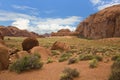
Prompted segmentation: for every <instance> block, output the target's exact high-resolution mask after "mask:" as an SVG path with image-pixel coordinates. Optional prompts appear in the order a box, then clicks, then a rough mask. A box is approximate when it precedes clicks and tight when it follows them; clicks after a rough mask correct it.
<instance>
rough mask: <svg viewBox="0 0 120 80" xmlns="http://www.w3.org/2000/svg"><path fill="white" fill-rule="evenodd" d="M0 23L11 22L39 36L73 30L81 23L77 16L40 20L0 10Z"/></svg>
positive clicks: (39, 18)
mask: <svg viewBox="0 0 120 80" xmlns="http://www.w3.org/2000/svg"><path fill="white" fill-rule="evenodd" d="M8 13H9V14H8ZM0 21H12V23H11V25H13V26H16V27H18V28H19V29H27V30H29V31H34V32H37V33H40V34H43V33H50V32H56V31H58V30H59V29H63V28H64V29H66V28H68V29H70V30H74V29H75V27H77V23H79V22H80V21H81V17H79V16H70V17H67V18H41V17H36V16H30V15H26V14H21V13H15V12H8V11H3V10H0Z"/></svg>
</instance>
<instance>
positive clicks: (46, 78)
mask: <svg viewBox="0 0 120 80" xmlns="http://www.w3.org/2000/svg"><path fill="white" fill-rule="evenodd" d="M111 65H112V62H109V63H103V62H100V63H99V66H98V67H97V68H95V69H90V68H89V62H88V61H80V62H79V63H76V64H72V65H67V62H62V63H58V62H54V63H50V64H45V65H44V66H43V68H42V69H41V70H33V71H29V72H24V73H22V74H17V73H15V72H9V71H2V72H0V80H59V78H60V74H61V72H62V70H63V69H64V68H65V67H71V68H77V70H78V71H79V72H80V77H79V78H76V79H74V80H108V76H109V74H110V66H111Z"/></svg>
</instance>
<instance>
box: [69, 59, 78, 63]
mask: <svg viewBox="0 0 120 80" xmlns="http://www.w3.org/2000/svg"><path fill="white" fill-rule="evenodd" d="M76 62H77V59H76V58H71V59H69V61H68V64H74V63H76Z"/></svg>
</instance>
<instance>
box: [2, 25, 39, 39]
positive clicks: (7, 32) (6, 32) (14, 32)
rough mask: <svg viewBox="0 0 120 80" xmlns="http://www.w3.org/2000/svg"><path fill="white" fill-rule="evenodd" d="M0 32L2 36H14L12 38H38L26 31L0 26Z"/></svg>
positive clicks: (36, 35)
mask: <svg viewBox="0 0 120 80" xmlns="http://www.w3.org/2000/svg"><path fill="white" fill-rule="evenodd" d="M0 32H1V33H2V34H3V36H14V37H40V35H38V34H36V33H34V32H29V31H27V30H20V29H18V28H16V27H14V26H8V27H5V26H0Z"/></svg>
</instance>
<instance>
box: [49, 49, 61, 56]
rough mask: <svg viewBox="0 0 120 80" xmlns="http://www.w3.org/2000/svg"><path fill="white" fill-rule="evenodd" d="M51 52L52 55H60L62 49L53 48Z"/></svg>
mask: <svg viewBox="0 0 120 80" xmlns="http://www.w3.org/2000/svg"><path fill="white" fill-rule="evenodd" d="M51 53H52V56H55V55H59V54H60V51H58V50H52V51H51Z"/></svg>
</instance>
